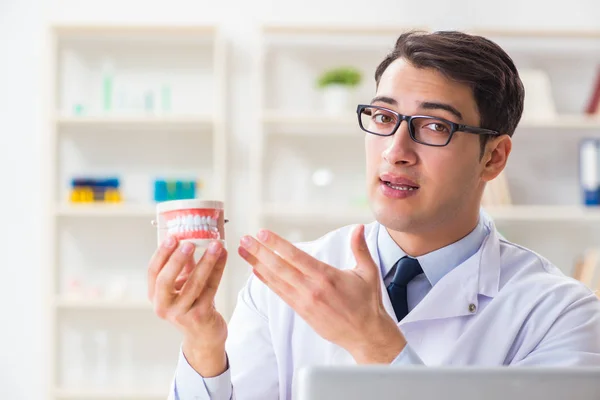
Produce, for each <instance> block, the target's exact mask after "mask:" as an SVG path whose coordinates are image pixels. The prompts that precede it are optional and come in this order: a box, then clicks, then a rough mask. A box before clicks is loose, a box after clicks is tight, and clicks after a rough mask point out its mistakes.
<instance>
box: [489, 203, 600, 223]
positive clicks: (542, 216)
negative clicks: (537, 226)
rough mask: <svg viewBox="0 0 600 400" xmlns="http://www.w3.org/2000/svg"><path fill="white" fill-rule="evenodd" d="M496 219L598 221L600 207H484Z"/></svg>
mask: <svg viewBox="0 0 600 400" xmlns="http://www.w3.org/2000/svg"><path fill="white" fill-rule="evenodd" d="M484 210H486V212H487V213H488V214H489V215H490V216H491V217H492V218H494V219H495V220H497V221H499V222H501V221H509V222H510V221H515V222H516V221H525V222H544V221H551V222H597V221H600V207H598V208H594V207H585V206H553V205H518V206H499V207H484Z"/></svg>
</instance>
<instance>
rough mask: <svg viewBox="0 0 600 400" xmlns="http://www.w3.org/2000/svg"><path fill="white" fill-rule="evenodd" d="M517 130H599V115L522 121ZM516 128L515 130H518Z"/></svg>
mask: <svg viewBox="0 0 600 400" xmlns="http://www.w3.org/2000/svg"><path fill="white" fill-rule="evenodd" d="M518 128H562V129H600V115H598V116H587V115H568V114H567V115H559V116H557V117H555V118H547V119H526V118H524V119H522V120H521V122H520V124H519V126H518ZM518 128H517V129H518Z"/></svg>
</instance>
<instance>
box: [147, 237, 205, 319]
mask: <svg viewBox="0 0 600 400" xmlns="http://www.w3.org/2000/svg"><path fill="white" fill-rule="evenodd" d="M194 248H195V246H194V244H193V243H190V242H183V243H181V245H180V246H179V247H178V248H177V250H176V251H174V252H173V254H171V257H169V260H168V261H167V264H166V265H165V266H164V267H163V268H162V269H161V271H160V272H159V274H158V276H157V277H156V289H155V296H154V299H155V305H154V306H155V309H156V310H157V312H159V313H162V311H164V309H165V308H168V307H170V306H171V304H172V303H173V300H174V297H175V292H176V290H175V280H176V278H177V276H178V275H179V274H180V273H181V271H182V269H183V267H184V266H185V264H186V263H188V262H189V260H190V258H192V257H193V254H194Z"/></svg>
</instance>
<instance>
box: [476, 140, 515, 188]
mask: <svg viewBox="0 0 600 400" xmlns="http://www.w3.org/2000/svg"><path fill="white" fill-rule="evenodd" d="M511 150H512V139H511V137H510V136H508V135H500V136H496V137H492V138H491V139H489V140H488V141H487V143H486V145H485V151H484V155H483V157H482V159H481V162H482V166H483V170H482V173H481V178H482V179H483V180H484V181H486V182H489V181H491V180H493V179H494V178H496V177H497V176H498V175H500V172H502V170H504V167H505V166H506V162H507V161H508V156H509V155H510V152H511Z"/></svg>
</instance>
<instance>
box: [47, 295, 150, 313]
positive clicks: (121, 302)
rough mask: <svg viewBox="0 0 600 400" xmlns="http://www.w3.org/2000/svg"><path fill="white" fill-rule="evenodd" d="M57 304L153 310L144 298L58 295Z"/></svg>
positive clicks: (101, 308)
mask: <svg viewBox="0 0 600 400" xmlns="http://www.w3.org/2000/svg"><path fill="white" fill-rule="evenodd" d="M54 304H55V306H56V308H59V309H65V310H133V311H135V310H151V309H152V304H151V303H150V302H149V301H144V300H131V299H115V300H108V299H106V300H105V299H73V298H65V297H58V298H57V299H56V300H55V303H54Z"/></svg>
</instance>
